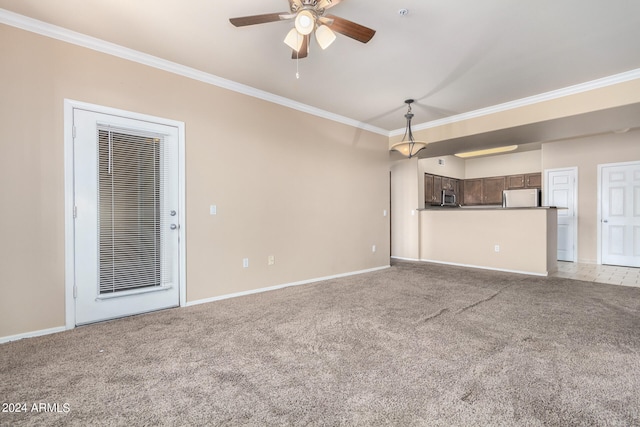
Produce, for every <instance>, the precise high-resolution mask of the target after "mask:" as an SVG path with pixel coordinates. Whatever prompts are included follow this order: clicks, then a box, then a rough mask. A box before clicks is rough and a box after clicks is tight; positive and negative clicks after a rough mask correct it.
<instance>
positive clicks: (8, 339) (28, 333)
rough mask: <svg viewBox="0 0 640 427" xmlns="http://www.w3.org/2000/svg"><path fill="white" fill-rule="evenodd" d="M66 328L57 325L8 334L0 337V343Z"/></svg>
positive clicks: (60, 330)
mask: <svg viewBox="0 0 640 427" xmlns="http://www.w3.org/2000/svg"><path fill="white" fill-rule="evenodd" d="M66 330H67V328H66V327H64V326H59V327H57V328H50V329H41V330H39V331H32V332H25V333H23V334H17V335H9V336H6V337H0V344H4V343H7V342H10V341H17V340H21V339H25V338H34V337H40V336H42V335H49V334H57V333H58V332H64V331H66Z"/></svg>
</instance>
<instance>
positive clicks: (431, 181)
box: [424, 173, 542, 206]
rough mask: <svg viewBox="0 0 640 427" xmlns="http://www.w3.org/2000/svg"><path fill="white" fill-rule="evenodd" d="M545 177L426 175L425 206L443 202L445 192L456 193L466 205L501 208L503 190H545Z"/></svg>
mask: <svg viewBox="0 0 640 427" xmlns="http://www.w3.org/2000/svg"><path fill="white" fill-rule="evenodd" d="M541 187H542V174H541V173H527V174H520V175H509V176H492V177H488V178H473V179H465V180H459V179H455V178H447V177H445V176H439V175H431V174H428V173H425V174H424V201H425V206H431V205H439V204H441V203H442V190H450V191H453V192H455V193H456V195H457V197H458V203H462V204H463V205H501V204H502V191H503V190H515V189H519V188H541Z"/></svg>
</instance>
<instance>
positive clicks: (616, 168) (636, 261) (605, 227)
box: [598, 162, 640, 267]
mask: <svg viewBox="0 0 640 427" xmlns="http://www.w3.org/2000/svg"><path fill="white" fill-rule="evenodd" d="M598 188H599V191H598V195H599V201H600V203H599V211H598V217H599V218H598V219H599V221H598V222H599V225H600V227H599V229H598V246H599V251H598V255H599V256H598V257H599V263H602V264H610V265H620V266H626V267H640V162H625V163H615V164H606V165H599V166H598Z"/></svg>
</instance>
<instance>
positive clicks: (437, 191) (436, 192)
mask: <svg viewBox="0 0 640 427" xmlns="http://www.w3.org/2000/svg"><path fill="white" fill-rule="evenodd" d="M442 190H450V191H453V192H455V193H456V194H459V192H460V180H458V179H455V178H448V177H446V176H440V175H432V174H428V173H425V174H424V203H425V205H426V206H430V205H439V204H441V203H442Z"/></svg>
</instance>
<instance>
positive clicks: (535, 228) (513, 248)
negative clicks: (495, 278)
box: [419, 207, 557, 276]
mask: <svg viewBox="0 0 640 427" xmlns="http://www.w3.org/2000/svg"><path fill="white" fill-rule="evenodd" d="M419 227H420V259H421V260H422V261H429V262H435V263H442V264H451V265H461V266H468V267H476V268H486V269H491V270H502V271H512V272H517V273H526V274H534V275H540V276H547V275H549V274H550V273H553V272H555V271H556V269H557V209H556V208H554V207H528V208H502V207H458V208H447V207H442V208H427V209H421V210H420V225H419Z"/></svg>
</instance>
